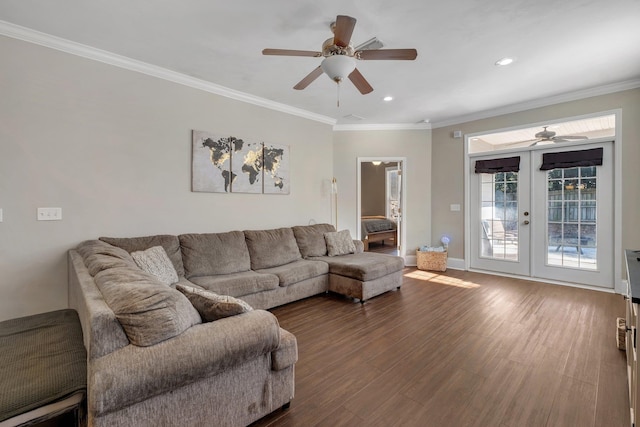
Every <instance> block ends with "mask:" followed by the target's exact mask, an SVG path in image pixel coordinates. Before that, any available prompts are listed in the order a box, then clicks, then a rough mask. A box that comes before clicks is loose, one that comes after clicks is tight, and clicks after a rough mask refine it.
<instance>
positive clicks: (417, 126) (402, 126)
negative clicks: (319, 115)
mask: <svg viewBox="0 0 640 427" xmlns="http://www.w3.org/2000/svg"><path fill="white" fill-rule="evenodd" d="M425 129H431V123H424V122H421V123H388V124H384V123H382V124H344V125H334V126H333V130H334V131H336V132H340V131H365V130H425Z"/></svg>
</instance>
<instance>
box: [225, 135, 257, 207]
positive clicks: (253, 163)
mask: <svg viewBox="0 0 640 427" xmlns="http://www.w3.org/2000/svg"><path fill="white" fill-rule="evenodd" d="M230 143H231V173H232V176H233V182H232V183H231V192H232V193H255V194H261V193H262V182H263V176H262V143H261V142H257V143H256V142H249V141H247V140H242V139H239V138H234V137H231V138H230Z"/></svg>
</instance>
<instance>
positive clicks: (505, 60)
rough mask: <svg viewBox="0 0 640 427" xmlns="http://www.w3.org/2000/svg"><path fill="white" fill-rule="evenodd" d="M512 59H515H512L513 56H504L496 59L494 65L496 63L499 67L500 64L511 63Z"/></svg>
mask: <svg viewBox="0 0 640 427" xmlns="http://www.w3.org/2000/svg"><path fill="white" fill-rule="evenodd" d="M513 61H515V59H514V58H509V57H505V58H501V59H498V60H497V61H496V65H497V66H499V67H501V66H503V65H509V64H512V63H513Z"/></svg>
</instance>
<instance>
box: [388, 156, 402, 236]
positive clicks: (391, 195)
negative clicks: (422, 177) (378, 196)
mask: <svg viewBox="0 0 640 427" xmlns="http://www.w3.org/2000/svg"><path fill="white" fill-rule="evenodd" d="M401 189H402V162H397V163H396V166H392V167H387V168H385V200H386V212H385V213H386V217H387V218H389V219H391V220H393V221H395V222H396V224H397V226H398V232H397V233H396V236H397V239H396V242H395V244H396V246H397V247H400V235H401V234H402V233H401V229H402V208H401V206H402V199H401V198H402V191H401Z"/></svg>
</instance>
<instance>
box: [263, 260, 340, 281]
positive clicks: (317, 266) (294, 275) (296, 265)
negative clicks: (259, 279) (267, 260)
mask: <svg viewBox="0 0 640 427" xmlns="http://www.w3.org/2000/svg"><path fill="white" fill-rule="evenodd" d="M257 272H258V273H269V274H275V275H276V276H278V280H279V284H280V286H289V285H293V284H294V283H298V282H302V281H303V280H306V279H311V278H313V277H318V276H322V275H323V274H327V273H329V265H328V264H327V263H326V262H323V261H309V260H306V259H301V260H298V261H294V262H290V263H289V264H285V265H279V266H277V267H272V268H266V269H263V270H258V271H257Z"/></svg>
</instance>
